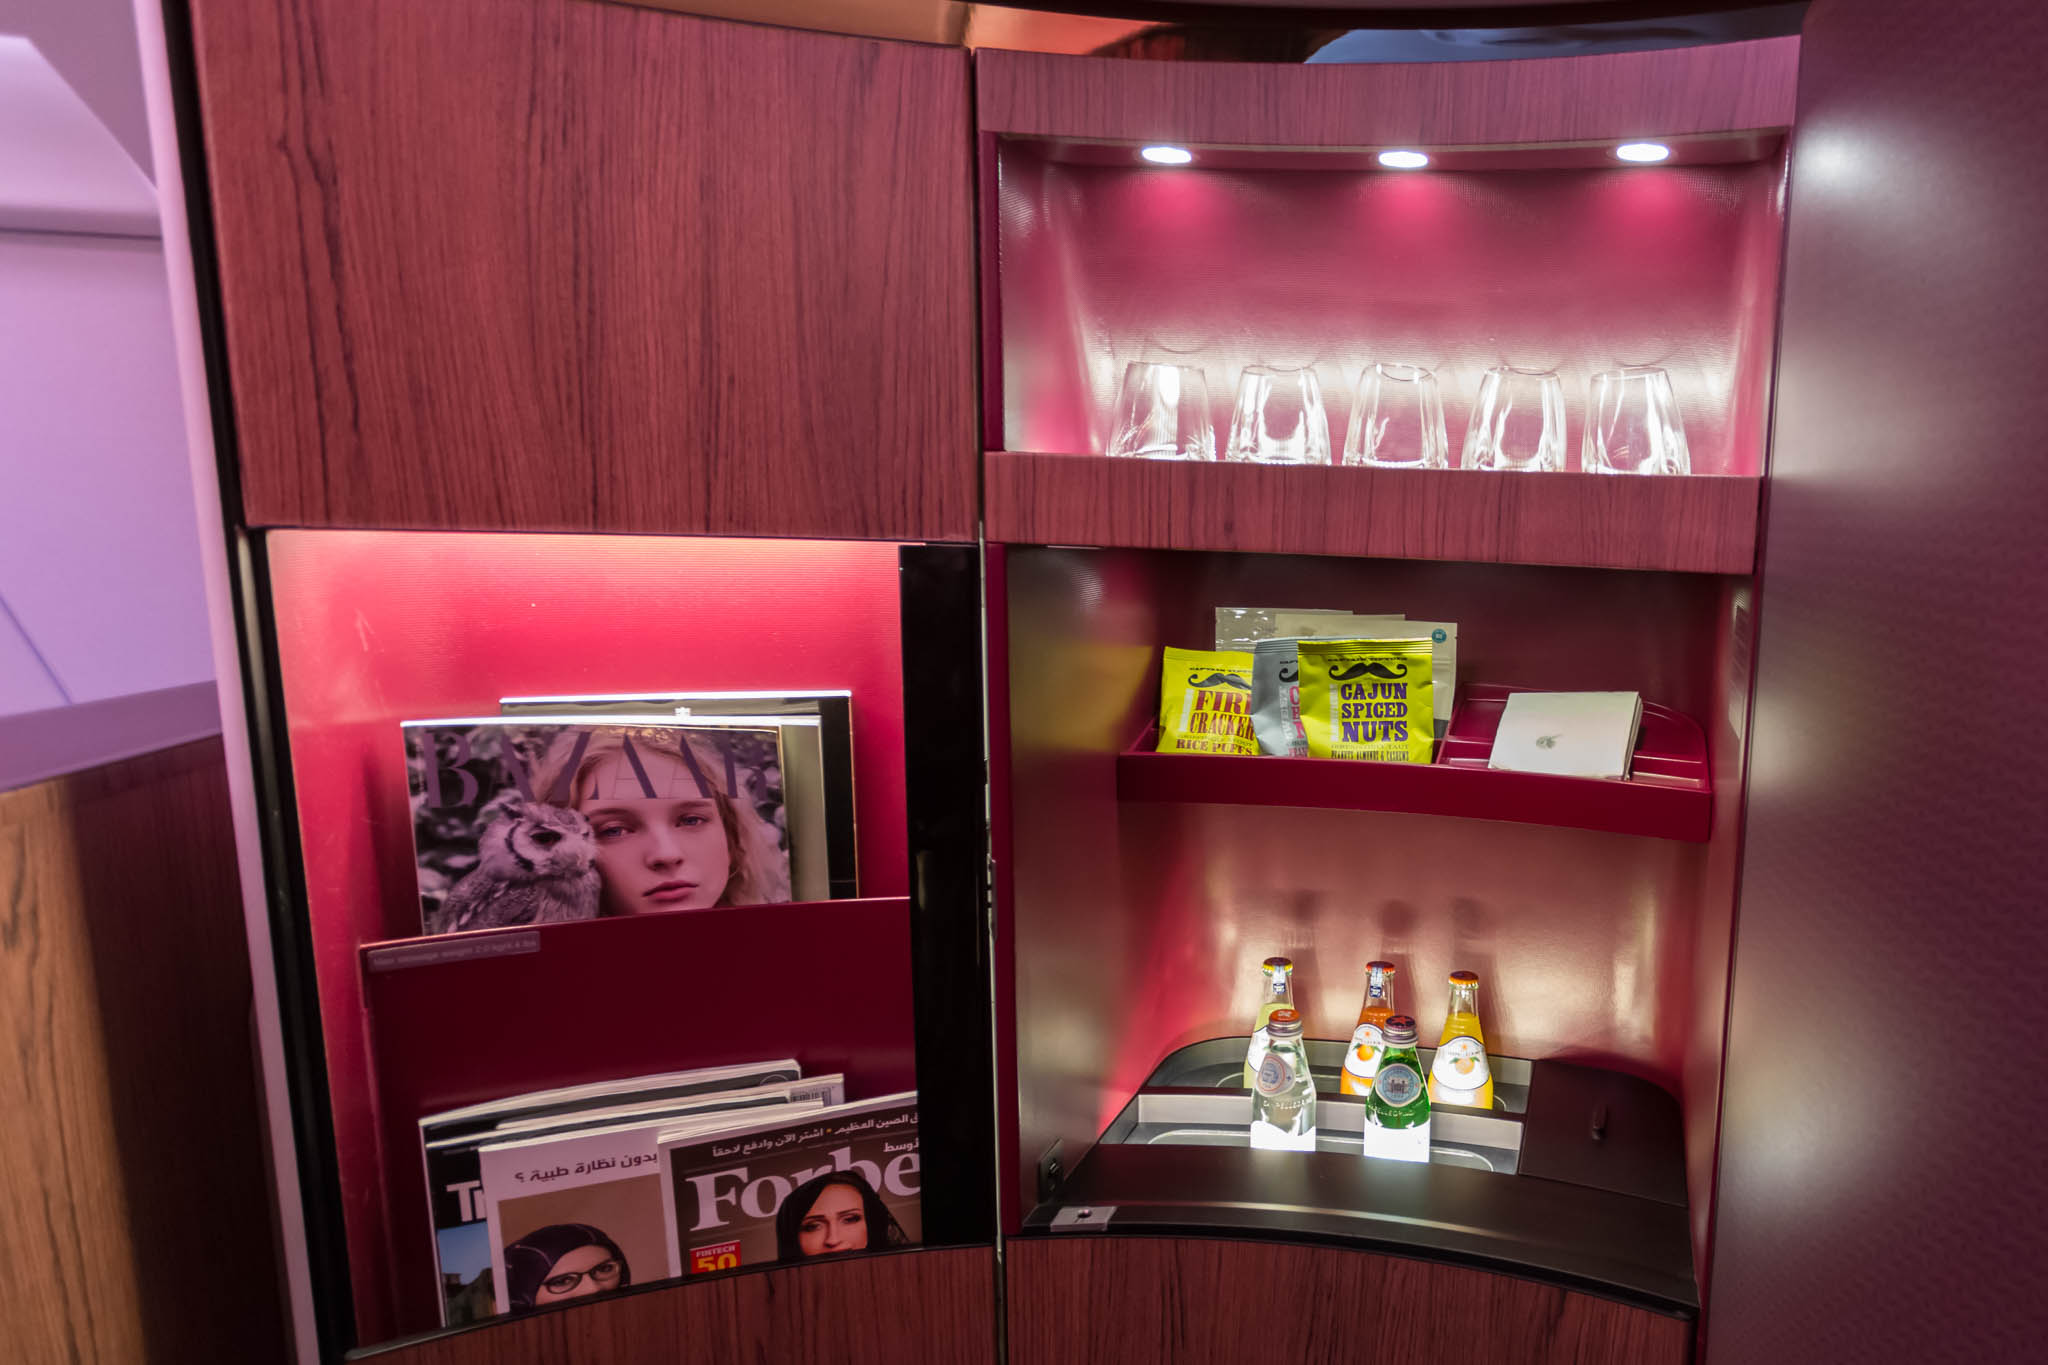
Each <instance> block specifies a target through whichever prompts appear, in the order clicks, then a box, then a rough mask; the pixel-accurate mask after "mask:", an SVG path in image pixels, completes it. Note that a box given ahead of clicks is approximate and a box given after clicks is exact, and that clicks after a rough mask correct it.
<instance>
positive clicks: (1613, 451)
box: [1579, 365, 1692, 474]
mask: <svg viewBox="0 0 2048 1365" xmlns="http://www.w3.org/2000/svg"><path fill="white" fill-rule="evenodd" d="M1587 399H1588V401H1587V403H1586V436H1585V440H1584V441H1583V442H1582V443H1581V445H1580V448H1579V465H1580V467H1581V468H1583V469H1584V470H1586V472H1587V473H1589V474H1690V473H1692V452H1691V451H1690V450H1688V449H1687V447H1686V444H1685V424H1684V423H1683V422H1682V421H1681V420H1680V419H1679V416H1678V398H1677V396H1676V395H1675V394H1673V393H1672V391H1671V376H1670V375H1669V374H1667V373H1665V372H1664V371H1663V370H1662V369H1659V368H1658V367H1657V366H1655V365H1630V366H1627V367H1625V368H1623V369H1619V370H1609V371H1607V372H1606V373H1604V374H1596V375H1594V376H1593V378H1592V380H1591V381H1590V382H1589V383H1588V384H1587Z"/></svg>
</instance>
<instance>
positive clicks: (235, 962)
mask: <svg viewBox="0 0 2048 1365" xmlns="http://www.w3.org/2000/svg"><path fill="white" fill-rule="evenodd" d="M248 1010H249V970H248V957H247V949H246V947H245V946H244V940H243V936H242V919H241V894H240V888H239V886H238V883H237V881H236V873H235V849H234V832H233V828H232V825H231V823H230V820H229V815H228V793H227V772H226V766H225V760H224V759H223V757H222V752H221V744H220V741H219V740H218V739H210V740H203V741H199V742H197V743H192V744H187V745H181V746H179V747H178V748H175V749H169V750H164V751H161V752H158V753H155V754H149V755H145V756H143V757H141V758H134V759H128V760H125V761H123V762H120V763H116V764H110V765H108V766H106V767H102V768H97V769H92V770H90V771H87V772H85V773H81V774H77V775H74V776H70V777H64V778H58V779H55V780H52V781H49V782H44V783H41V784H39V785H37V786H33V787H24V788H22V789H20V790H17V791H12V792H7V793H5V794H0V1029H4V1031H5V1034H6V1039H7V1046H6V1047H5V1048H4V1049H0V1114H4V1115H6V1122H5V1124H4V1126H0V1245H4V1246H5V1247H6V1248H7V1254H6V1256H5V1261H4V1263H5V1267H6V1268H5V1272H4V1273H0V1322H4V1323H6V1325H7V1345H8V1352H7V1353H8V1356H9V1358H10V1359H14V1360H23V1361H30V1360H35V1361H40V1360H65V1361H73V1362H106V1363H107V1365H130V1362H134V1361H140V1360H163V1361H171V1360H248V1361H267V1360H280V1359H282V1358H283V1357H284V1351H285V1333H284V1324H283V1316H282V1308H281V1304H280V1302H279V1299H278V1294H277V1274H278V1271H277V1257H276V1253H275V1244H274V1242H273V1241H272V1233H271V1224H270V1210H269V1205H268V1202H267V1195H266V1192H265V1189H264V1172H265V1171H266V1170H267V1169H268V1165H269V1163H268V1160H267V1158H266V1156H265V1154H264V1151H263V1142H262V1136H261V1131H260V1127H259V1124H260V1116H259V1110H258V1104H257V1081H256V1071H255V1063H254V1060H253V1057H252V1048H251V1043H250V1037H249V1016H248ZM223 1303H231V1304H232V1310H233V1311H231V1312H222V1311H220V1309H221V1306H222V1305H223Z"/></svg>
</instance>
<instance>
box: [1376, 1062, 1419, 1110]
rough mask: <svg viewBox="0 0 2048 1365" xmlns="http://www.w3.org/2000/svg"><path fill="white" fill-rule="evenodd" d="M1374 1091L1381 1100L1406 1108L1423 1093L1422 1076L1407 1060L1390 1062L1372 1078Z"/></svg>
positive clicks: (1397, 1107)
mask: <svg viewBox="0 0 2048 1365" xmlns="http://www.w3.org/2000/svg"><path fill="white" fill-rule="evenodd" d="M1372 1093H1373V1094H1375V1095H1377V1096H1379V1098H1380V1102H1381V1103H1383V1104H1389V1105H1392V1106H1393V1107H1394V1108H1396V1109H1405V1108H1407V1107H1408V1106H1409V1105H1411V1104H1413V1103H1415V1101H1416V1100H1417V1099H1418V1098H1419V1097H1420V1096H1421V1094H1422V1077H1421V1075H1420V1074H1419V1073H1417V1071H1416V1070H1415V1068H1414V1067H1412V1066H1410V1065H1408V1064H1407V1063H1406V1062H1388V1063H1387V1064H1386V1065H1384V1066H1382V1067H1381V1068H1380V1069H1379V1072H1378V1073H1377V1074H1376V1075H1374V1077H1373V1078H1372Z"/></svg>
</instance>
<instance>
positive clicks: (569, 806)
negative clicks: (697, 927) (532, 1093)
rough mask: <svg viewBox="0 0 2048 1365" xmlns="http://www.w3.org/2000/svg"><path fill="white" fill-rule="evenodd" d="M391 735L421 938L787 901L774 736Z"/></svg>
mask: <svg viewBox="0 0 2048 1365" xmlns="http://www.w3.org/2000/svg"><path fill="white" fill-rule="evenodd" d="M403 730H404V735H405V751H406V770H407V776H408V780H409V784H410V787H411V795H412V811H413V850H414V854H415V862H416V864H417V867H418V871H419V888H420V920H421V926H422V929H423V931H424V932H426V933H429V934H448V933H462V932H465V931H468V930H473V929H497V928H503V927H506V926H510V925H526V924H546V923H553V922H556V921H562V920H578V919H592V918H595V917H597V916H598V915H637V914H643V913H647V912H651V911H660V910H701V909H708V908H710V907H712V906H723V905H757V904H766V903H771V902H777V901H787V900H788V899H789V897H790V882H789V850H788V847H787V837H786V834H785V832H784V829H783V824H784V819H783V814H782V790H781V778H780V774H781V771H782V753H781V742H780V736H779V733H778V732H777V731H776V730H775V729H772V728H753V727H739V726H713V725H694V724H683V723H679V722H675V721H663V720H659V719H654V718H647V719H634V720H632V721H630V722H626V723H616V724H597V723H593V722H590V721H589V720H588V719H587V718H579V717H559V716H556V717H547V716H520V717H518V718H516V719H507V718H504V717H499V716H490V717H482V718H474V719H450V720H417V721H406V722H405V723H404V725H403Z"/></svg>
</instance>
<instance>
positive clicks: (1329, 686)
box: [1298, 640, 1436, 763]
mask: <svg viewBox="0 0 2048 1365" xmlns="http://www.w3.org/2000/svg"><path fill="white" fill-rule="evenodd" d="M1298 649H1299V651H1300V657H1301V728H1302V729H1303V730H1304V731H1305V732H1306V733H1307V735H1308V752H1309V756H1310V757H1312V758H1377V759H1380V760H1382V761H1386V762H1393V763H1427V762H1429V759H1430V749H1431V744H1432V741H1433V740H1434V739H1435V737H1436V726H1435V723H1434V720H1433V718H1432V716H1431V715H1430V702H1431V689H1430V685H1429V681H1430V677H1429V673H1430V668H1429V666H1430V661H1431V654H1430V642H1429V641H1427V640H1303V641H1302V642H1301V643H1300V645H1299V646H1298Z"/></svg>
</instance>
